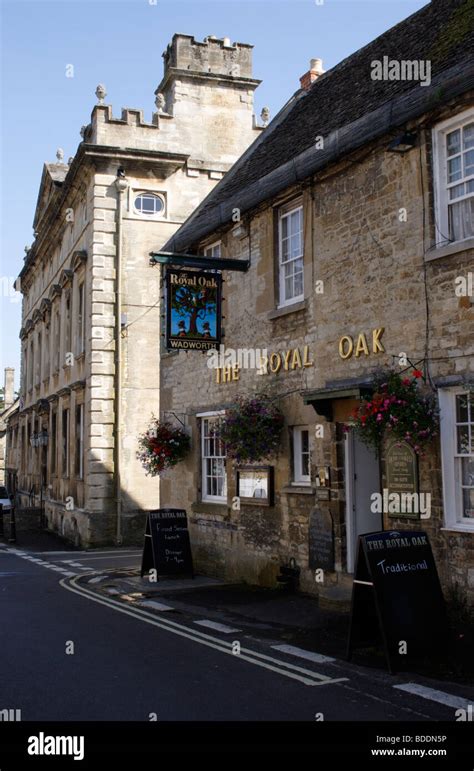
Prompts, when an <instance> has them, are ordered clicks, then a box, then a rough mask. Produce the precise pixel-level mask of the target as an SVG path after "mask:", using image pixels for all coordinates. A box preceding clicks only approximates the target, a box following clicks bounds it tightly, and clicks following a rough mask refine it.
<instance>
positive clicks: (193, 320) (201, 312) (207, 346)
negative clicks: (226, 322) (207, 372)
mask: <svg viewBox="0 0 474 771" xmlns="http://www.w3.org/2000/svg"><path fill="white" fill-rule="evenodd" d="M221 305H222V276H221V275H220V274H219V273H213V272H208V273H206V272H204V271H191V270H172V269H169V270H168V271H167V273H166V348H168V349H169V350H180V349H182V350H185V351H193V350H194V351H208V350H211V349H212V348H218V347H219V345H220V342H221V316H222V311H221Z"/></svg>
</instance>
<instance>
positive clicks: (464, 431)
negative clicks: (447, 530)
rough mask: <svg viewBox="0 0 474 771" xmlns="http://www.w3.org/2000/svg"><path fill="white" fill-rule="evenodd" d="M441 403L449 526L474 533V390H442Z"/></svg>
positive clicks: (442, 447)
mask: <svg viewBox="0 0 474 771" xmlns="http://www.w3.org/2000/svg"><path fill="white" fill-rule="evenodd" d="M439 402H440V415H441V453H442V467H443V495H444V511H445V521H446V525H447V527H450V526H451V527H455V528H459V529H464V530H474V391H473V390H469V389H463V388H457V389H442V390H440V392H439Z"/></svg>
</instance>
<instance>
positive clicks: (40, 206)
mask: <svg viewBox="0 0 474 771" xmlns="http://www.w3.org/2000/svg"><path fill="white" fill-rule="evenodd" d="M68 171H69V167H68V166H66V164H64V163H45V164H44V166H43V173H42V175H41V184H40V189H39V192H38V200H37V202H36V209H35V217H34V220H33V228H34V230H36V227H37V225H38V223H39V222H40V220H41V217H42V216H43V213H44V212H45V210H46V208H47V206H48V203H49V200H50V198H51V197H52V195H53V194H54V192H55V191H56V190H58V189H59V188H60V187H61V186H62V183H63V182H64V180H65V179H66V174H67V173H68Z"/></svg>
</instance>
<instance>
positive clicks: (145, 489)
mask: <svg viewBox="0 0 474 771" xmlns="http://www.w3.org/2000/svg"><path fill="white" fill-rule="evenodd" d="M163 56H164V76H163V79H162V81H161V83H160V84H159V86H158V88H157V90H156V92H155V93H156V95H157V96H156V101H155V103H156V108H157V110H156V112H155V113H154V114H153V118H152V121H151V122H147V121H145V119H144V117H143V112H142V111H141V110H135V109H124V110H122V114H121V116H120V117H119V118H117V117H114V116H113V114H112V108H111V107H110V106H109V105H108V104H105V103H104V100H105V98H106V91H105V88H104V86H98V88H97V91H96V95H97V98H98V104H97V105H96V106H95V107H94V109H93V112H92V117H91V122H90V124H89V125H87V126H85V127H83V128H82V130H81V134H82V142H81V143H80V145H79V147H78V149H77V152H76V154H75V156H74V158H71V159H69V161H68V162H67V163H66V162H65V161H64V158H63V152H62V150H58V153H57V162H55V163H47V164H45V166H44V170H43V176H42V179H41V186H40V190H39V195H38V203H37V208H36V214H35V218H34V225H33V227H34V231H35V241H34V243H33V245H32V246H31V247H30V248H29V249H28V250H27V254H26V258H25V264H24V267H23V269H22V270H21V273H20V275H19V277H18V279H17V284H16V286H17V289H19V290H20V291H21V292H22V294H23V314H22V329H21V334H20V337H21V407H20V409H19V411H18V413H17V414H15V415H14V417H13V418H12V421H11V428H12V432H13V434H14V437H15V440H14V446H16V447H17V448H18V467H17V470H16V476H17V489H18V492H19V495H20V500H21V501H22V502H23V503H25V504H26V503H28V502H29V501H32V500H33V501H34V502H35V503H36V504H37V503H38V501H39V500H40V498H41V500H43V501H44V506H45V515H46V518H47V523H48V526H49V527H50V528H51V529H53V530H56V531H58V532H59V533H61V534H62V535H63V536H65V537H66V538H68V539H70V540H73V541H74V542H76V543H80V544H82V545H83V546H92V545H97V544H104V543H113V542H116V543H120V542H122V540H130V539H133V538H135V537H137V534H139V535H140V536H141V534H142V532H143V527H144V520H143V515H142V511H143V510H144V509H148V508H153V507H156V506H157V505H158V503H159V490H158V481H157V480H156V479H152V478H146V476H145V474H144V471H143V469H142V467H141V466H140V464H139V462H138V460H137V459H136V449H137V437H138V435H139V434H140V433H141V432H142V431H144V430H145V429H146V428H147V427H148V425H149V422H150V419H151V414H152V412H154V413H156V414H158V413H159V411H160V398H159V371H160V345H161V327H162V325H161V313H162V310H161V303H160V295H161V291H162V289H161V284H160V276H159V273H158V271H155V272H154V273H153V272H152V271H150V270H149V268H148V265H149V259H150V258H149V253H150V251H151V250H152V249H156V248H160V247H161V246H162V245H163V244H164V243H165V241H167V240H168V239H169V238H170V236H171V235H172V234H173V232H174V231H175V230H176V229H177V228H178V227H179V226H180V225H181V224H182V223H183V222H184V221H185V220H186V218H187V217H188V216H189V214H190V213H191V212H192V211H193V210H194V209H195V208H196V206H197V205H198V204H199V203H200V202H201V201H202V200H203V198H205V196H206V195H207V194H208V193H209V192H210V191H211V190H212V188H213V187H214V186H215V185H216V183H217V181H218V180H219V179H221V178H222V177H223V176H224V175H225V173H226V172H227V171H228V169H229V168H230V167H231V165H232V164H233V163H234V162H235V161H236V160H237V158H239V156H240V155H241V154H242V153H243V152H244V150H246V149H247V147H248V146H249V145H250V144H251V143H252V141H253V140H254V139H255V137H256V136H258V135H259V133H260V131H261V127H260V126H258V125H257V122H256V120H255V117H254V114H253V96H254V91H255V89H256V87H257V86H258V84H259V81H258V80H255V79H254V78H253V75H252V46H250V45H247V44H245V43H234V44H231V42H230V40H229V39H227V38H224V39H217V38H215V37H208V38H207V39H206V40H205V41H204V42H198V41H196V40H194V38H193V37H191V36H189V35H179V34H177V35H174V37H173V40H172V42H171V43H170V45H169V46H168V48H167V50H166V51H165V53H164V54H163ZM40 493H41V495H40Z"/></svg>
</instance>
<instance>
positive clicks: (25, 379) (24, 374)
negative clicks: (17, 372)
mask: <svg viewBox="0 0 474 771" xmlns="http://www.w3.org/2000/svg"><path fill="white" fill-rule="evenodd" d="M22 379H23V388H22V394H23V396H25V395H26V392H27V390H28V346H27V345H25V347H24V348H23V369H22Z"/></svg>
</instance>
